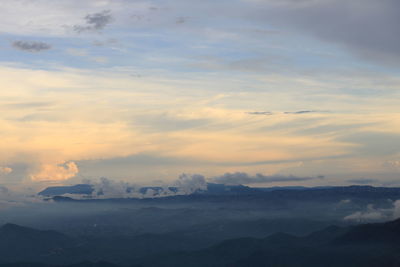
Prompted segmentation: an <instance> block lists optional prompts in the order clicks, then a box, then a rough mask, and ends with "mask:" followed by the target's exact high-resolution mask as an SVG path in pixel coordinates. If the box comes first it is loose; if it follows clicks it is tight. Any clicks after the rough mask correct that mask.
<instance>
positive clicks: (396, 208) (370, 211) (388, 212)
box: [343, 200, 400, 222]
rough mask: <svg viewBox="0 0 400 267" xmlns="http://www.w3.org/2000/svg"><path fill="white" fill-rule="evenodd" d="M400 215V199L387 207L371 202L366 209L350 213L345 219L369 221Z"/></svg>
mask: <svg viewBox="0 0 400 267" xmlns="http://www.w3.org/2000/svg"><path fill="white" fill-rule="evenodd" d="M399 217H400V200H396V201H393V202H392V207H391V208H387V209H378V208H375V207H374V206H373V205H372V204H369V205H368V206H367V208H366V210H364V211H357V212H355V213H353V214H350V215H348V216H346V217H344V218H343V219H344V220H345V221H357V222H368V221H381V220H394V219H398V218H399Z"/></svg>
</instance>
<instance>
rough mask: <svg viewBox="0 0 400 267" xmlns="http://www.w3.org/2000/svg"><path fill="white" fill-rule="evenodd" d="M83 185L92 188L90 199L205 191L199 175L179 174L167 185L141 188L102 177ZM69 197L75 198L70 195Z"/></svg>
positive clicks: (203, 181)
mask: <svg viewBox="0 0 400 267" xmlns="http://www.w3.org/2000/svg"><path fill="white" fill-rule="evenodd" d="M84 183H87V184H90V185H92V186H93V189H94V190H93V192H92V195H91V197H92V198H154V197H163V196H174V195H188V194H192V193H194V192H196V191H198V190H206V189H207V182H206V180H205V178H204V176H203V175H200V174H193V175H189V174H181V175H180V176H179V178H178V179H177V180H176V181H174V182H172V183H171V184H169V185H167V184H164V183H162V184H161V185H159V186H150V187H149V186H141V185H138V184H132V183H128V182H123V181H113V180H110V179H108V178H105V177H102V178H100V179H99V180H98V181H95V182H92V181H90V180H86V181H84ZM71 197H76V196H75V195H72V196H71Z"/></svg>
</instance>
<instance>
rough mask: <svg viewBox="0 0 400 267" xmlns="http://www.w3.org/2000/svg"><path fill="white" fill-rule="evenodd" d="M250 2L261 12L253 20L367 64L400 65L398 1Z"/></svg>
mask: <svg viewBox="0 0 400 267" xmlns="http://www.w3.org/2000/svg"><path fill="white" fill-rule="evenodd" d="M247 2H252V3H253V4H252V7H251V8H254V9H255V8H256V7H258V11H255V10H253V13H252V14H253V17H254V18H257V17H258V19H260V20H262V21H266V22H269V23H274V24H276V25H278V26H281V27H282V26H283V27H289V28H292V29H294V30H296V31H299V30H300V31H302V32H305V33H308V34H311V35H313V36H315V37H316V38H319V39H321V40H324V41H327V42H330V43H336V44H339V45H342V46H344V47H347V48H348V49H349V50H350V51H352V52H353V53H355V54H357V55H359V56H362V57H363V58H366V59H368V60H373V61H378V62H382V63H390V64H393V63H394V64H398V60H399V58H400V45H399V44H400V28H399V27H398V25H399V24H400V17H399V16H398V10H399V8H400V2H399V1H397V0H382V1H374V0H353V1H347V0H323V1H312V0H307V1H294V0H288V1H247ZM262 6H263V7H264V8H262ZM254 13H256V14H258V15H255V14H254Z"/></svg>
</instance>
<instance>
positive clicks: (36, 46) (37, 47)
mask: <svg viewBox="0 0 400 267" xmlns="http://www.w3.org/2000/svg"><path fill="white" fill-rule="evenodd" d="M12 46H13V47H14V48H15V49H18V50H21V51H26V52H31V53H37V52H41V51H46V50H49V49H51V45H49V44H47V43H44V42H36V41H15V42H13V43H12Z"/></svg>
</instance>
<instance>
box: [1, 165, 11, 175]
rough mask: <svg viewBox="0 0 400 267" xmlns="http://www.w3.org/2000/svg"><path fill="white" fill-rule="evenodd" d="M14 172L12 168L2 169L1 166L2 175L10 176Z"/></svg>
mask: <svg viewBox="0 0 400 267" xmlns="http://www.w3.org/2000/svg"><path fill="white" fill-rule="evenodd" d="M12 171H13V169H12V168H10V167H1V166H0V174H5V175H7V174H10V173H11V172H12Z"/></svg>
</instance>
